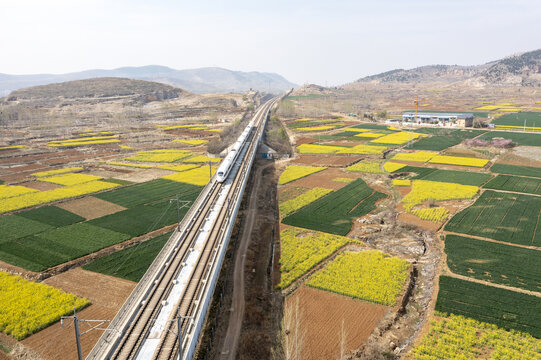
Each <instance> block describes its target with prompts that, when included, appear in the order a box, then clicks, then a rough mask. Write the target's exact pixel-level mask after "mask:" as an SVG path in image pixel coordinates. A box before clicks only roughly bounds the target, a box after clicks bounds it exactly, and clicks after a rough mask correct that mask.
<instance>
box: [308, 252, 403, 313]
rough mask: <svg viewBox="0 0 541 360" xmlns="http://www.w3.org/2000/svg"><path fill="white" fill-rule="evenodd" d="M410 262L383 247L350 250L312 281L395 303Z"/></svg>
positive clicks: (315, 284)
mask: <svg viewBox="0 0 541 360" xmlns="http://www.w3.org/2000/svg"><path fill="white" fill-rule="evenodd" d="M409 266H410V264H409V263H408V262H407V261H406V260H402V259H400V258H397V257H391V256H387V255H385V254H384V253H382V252H380V251H375V250H367V251H361V252H350V251H347V252H345V253H343V254H340V255H338V256H337V257H336V258H335V259H334V260H333V261H332V262H330V263H329V264H328V265H327V266H326V267H325V268H324V269H323V270H321V271H319V272H317V273H316V274H315V275H313V276H312V278H311V279H310V280H309V281H308V285H309V286H312V287H315V288H318V289H322V290H327V291H332V292H335V293H337V294H342V295H346V296H350V297H353V298H357V299H362V300H366V301H370V302H375V303H377V304H382V305H388V306H394V305H395V304H396V299H397V297H398V296H399V295H400V294H401V293H402V290H403V288H404V284H405V283H406V280H407V278H408V271H407V270H408V268H409Z"/></svg>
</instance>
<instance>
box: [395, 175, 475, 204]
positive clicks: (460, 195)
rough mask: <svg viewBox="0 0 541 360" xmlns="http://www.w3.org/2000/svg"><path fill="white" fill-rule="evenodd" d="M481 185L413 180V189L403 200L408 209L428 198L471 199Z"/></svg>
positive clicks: (435, 199) (440, 199) (439, 199)
mask: <svg viewBox="0 0 541 360" xmlns="http://www.w3.org/2000/svg"><path fill="white" fill-rule="evenodd" d="M477 191H479V187H477V186H472V185H460V184H454V183H446V182H438V181H428V180H413V187H412V189H411V191H410V192H409V193H408V194H407V195H406V196H404V198H403V199H402V202H403V203H404V208H405V209H406V211H410V210H411V209H412V208H413V207H414V206H415V205H418V204H421V203H423V202H425V201H427V200H434V201H442V200H454V199H471V198H472V197H474V196H475V194H477Z"/></svg>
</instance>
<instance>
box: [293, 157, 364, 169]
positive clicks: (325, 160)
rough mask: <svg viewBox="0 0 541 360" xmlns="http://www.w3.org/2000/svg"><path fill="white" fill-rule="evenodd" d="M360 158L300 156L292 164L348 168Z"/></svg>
mask: <svg viewBox="0 0 541 360" xmlns="http://www.w3.org/2000/svg"><path fill="white" fill-rule="evenodd" d="M361 159H362V158H361V157H360V156H319V155H300V156H299V157H298V158H297V159H295V160H293V161H292V162H291V163H292V164H302V165H312V166H328V167H344V166H349V165H351V164H353V163H355V162H357V161H359V160H361Z"/></svg>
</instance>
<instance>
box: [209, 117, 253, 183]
mask: <svg viewBox="0 0 541 360" xmlns="http://www.w3.org/2000/svg"><path fill="white" fill-rule="evenodd" d="M253 127H254V122H253V121H250V123H249V124H248V126H246V128H245V129H244V131H243V132H242V134H240V136H239V138H238V139H237V141H235V144H234V145H233V148H232V149H231V151H230V152H229V154H227V156H226V157H225V159H224V161H222V163H221V164H220V167H218V171H217V172H216V181H218V182H220V183H222V182H224V181H225V179H227V176H228V175H229V172H230V171H231V169H232V168H233V165H234V164H235V160H237V157H238V155H239V153H240V152H241V150H242V147H243V146H244V143H245V142H246V139H247V138H248V135H250V132H251V131H252V128H253Z"/></svg>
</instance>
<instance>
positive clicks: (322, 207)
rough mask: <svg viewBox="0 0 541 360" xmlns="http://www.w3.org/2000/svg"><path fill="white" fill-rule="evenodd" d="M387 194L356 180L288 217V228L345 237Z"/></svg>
mask: <svg viewBox="0 0 541 360" xmlns="http://www.w3.org/2000/svg"><path fill="white" fill-rule="evenodd" d="M385 196H386V195H385V194H383V193H380V192H377V191H374V190H373V189H372V188H370V187H369V186H368V185H366V183H365V182H364V181H363V180H362V179H357V180H355V181H353V182H351V183H349V184H348V185H346V186H345V187H343V188H342V189H340V190H338V191H333V192H332V193H330V194H328V195H326V196H324V197H322V198H320V199H318V200H316V201H314V202H312V203H311V204H309V205H307V206H305V207H303V208H302V209H301V210H299V211H297V212H296V213H294V214H292V215H289V216H287V217H285V218H284V219H283V220H282V222H283V223H284V224H287V225H292V226H296V227H302V228H306V229H313V230H318V231H324V232H328V233H331V234H337V235H346V234H347V233H348V232H349V231H350V230H351V224H352V221H353V220H354V219H355V218H358V217H360V216H363V215H365V214H367V213H369V212H370V211H372V210H374V209H375V205H374V204H375V202H376V201H378V200H379V199H382V198H384V197H385Z"/></svg>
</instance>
